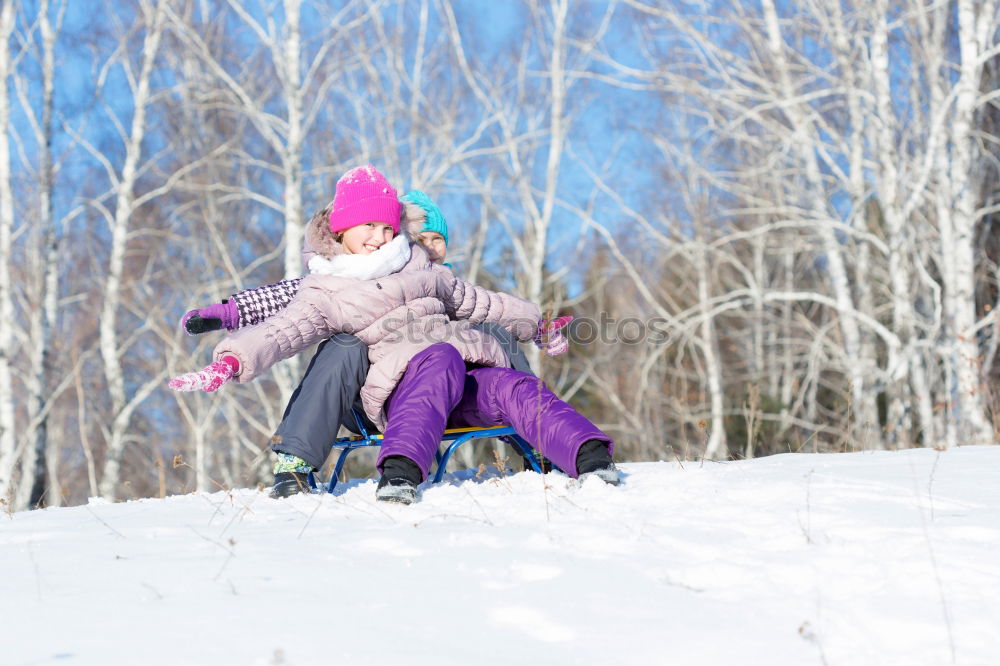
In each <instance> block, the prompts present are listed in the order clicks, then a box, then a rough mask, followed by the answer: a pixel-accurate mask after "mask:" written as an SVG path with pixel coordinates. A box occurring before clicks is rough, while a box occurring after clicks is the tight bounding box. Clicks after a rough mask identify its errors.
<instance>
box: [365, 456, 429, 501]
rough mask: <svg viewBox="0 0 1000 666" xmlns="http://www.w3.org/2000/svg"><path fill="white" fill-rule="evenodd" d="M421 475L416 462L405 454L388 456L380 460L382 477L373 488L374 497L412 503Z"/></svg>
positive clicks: (415, 496) (415, 498)
mask: <svg viewBox="0 0 1000 666" xmlns="http://www.w3.org/2000/svg"><path fill="white" fill-rule="evenodd" d="M422 480H423V475H422V474H421V472H420V468H419V467H417V463H415V462H413V461H412V460H410V459H409V458H407V457H406V456H389V457H388V458H386V459H385V460H384V461H383V462H382V478H381V479H379V481H378V488H376V489H375V499H377V500H381V501H382V502H397V503H399V504H413V503H414V502H415V501H417V486H419V485H420V482H421V481H422Z"/></svg>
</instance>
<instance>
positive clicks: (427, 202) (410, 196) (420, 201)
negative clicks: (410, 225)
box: [402, 190, 448, 247]
mask: <svg viewBox="0 0 1000 666" xmlns="http://www.w3.org/2000/svg"><path fill="white" fill-rule="evenodd" d="M402 199H403V201H405V202H407V203H411V204H413V205H415V206H420V207H421V208H423V209H424V212H425V213H427V220H426V221H425V222H424V226H423V228H422V229H421V230H420V233H423V232H425V231H432V232H434V233H438V234H441V235H442V236H443V237H444V246H445V247H448V223H447V222H445V221H444V215H442V214H441V209H440V208H438V207H437V204H435V203H434V200H433V199H431V198H430V197H429V196H427V195H426V194H424V193H423V192H421V191H420V190H410V191H409V192H407V193H406V194H404V195H403V196H402Z"/></svg>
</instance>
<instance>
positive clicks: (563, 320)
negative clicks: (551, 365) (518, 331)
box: [535, 317, 573, 356]
mask: <svg viewBox="0 0 1000 666" xmlns="http://www.w3.org/2000/svg"><path fill="white" fill-rule="evenodd" d="M571 321H573V318H572V317H558V318H556V319H553V320H552V321H546V320H545V319H543V320H542V321H540V322H538V332H537V333H536V334H535V345H536V346H537V347H538V348H539V349H541V350H542V351H544V352H545V353H546V354H548V355H549V356H558V355H559V354H565V353H566V350H568V349H569V342H568V341H567V340H566V338H565V337H563V334H562V333H560V332H559V329H561V328H563V327H565V326H566V325H567V324H569V323H570V322H571Z"/></svg>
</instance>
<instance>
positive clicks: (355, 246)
mask: <svg viewBox="0 0 1000 666" xmlns="http://www.w3.org/2000/svg"><path fill="white" fill-rule="evenodd" d="M395 235H396V232H395V231H393V230H392V226H390V225H388V224H383V223H382V222H366V223H365V224H359V225H357V226H354V227H351V228H350V229H348V230H347V231H345V232H344V235H343V236H342V237H341V239H340V242H341V243H343V245H344V250H345V251H346V252H347V254H371V253H372V252H374V251H375V250H377V249H379V248H380V247H382V246H383V245H385V244H386V243H388V242H389V241H391V240H392V239H393V236H395Z"/></svg>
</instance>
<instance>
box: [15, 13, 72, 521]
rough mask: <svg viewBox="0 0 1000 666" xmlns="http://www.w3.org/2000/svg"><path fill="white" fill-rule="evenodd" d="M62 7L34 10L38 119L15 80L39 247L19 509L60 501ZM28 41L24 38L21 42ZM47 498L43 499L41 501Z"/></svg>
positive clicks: (21, 84)
mask: <svg viewBox="0 0 1000 666" xmlns="http://www.w3.org/2000/svg"><path fill="white" fill-rule="evenodd" d="M65 11H66V4H65V3H63V2H59V3H57V5H56V7H55V12H56V16H55V21H54V22H53V20H52V17H51V16H50V4H49V2H48V0H41V2H40V3H39V6H38V14H37V25H38V39H39V42H40V43H39V44H38V51H39V67H40V70H41V84H42V85H41V100H40V103H39V105H38V106H39V111H38V114H37V115H36V113H35V112H34V110H33V104H32V102H31V99H30V96H31V93H30V91H29V90H27V89H26V88H27V86H26V84H25V80H24V78H23V77H19V78H18V86H17V90H18V98H19V99H20V102H21V108H22V109H23V110H24V112H25V115H26V116H27V118H28V119H29V121H30V125H31V129H32V132H33V135H34V140H35V145H36V146H37V154H38V215H37V222H36V224H35V225H33V226H34V227H35V228H36V229H37V230H38V236H39V242H38V245H37V258H36V259H34V262H35V270H32V274H34V275H38V276H40V278H41V279H40V280H38V282H39V284H38V286H37V287H36V288H35V295H34V298H37V305H36V306H35V307H32V308H30V310H31V314H30V320H31V321H30V324H29V330H30V331H31V335H30V336H29V337H30V340H31V353H30V355H29V358H30V361H29V368H28V380H27V385H28V400H27V421H28V425H27V427H26V428H25V432H26V435H27V438H28V440H29V441H30V443H29V444H28V447H27V449H26V451H25V456H24V461H23V469H24V473H23V478H24V481H23V482H22V484H21V488H20V493H21V496H20V502H19V504H21V505H22V506H23V505H27V506H31V507H34V506H39V505H41V504H42V503H43V502H44V503H46V504H49V505H55V506H58V505H59V503H60V501H61V495H62V494H61V491H60V488H59V474H58V460H59V446H58V440H57V439H50V429H49V421H50V414H51V409H50V408H51V402H50V401H51V400H53V399H54V398H55V397H56V396H54V395H53V393H52V390H53V389H54V382H53V375H54V368H53V363H52V356H51V351H52V349H51V347H52V338H53V331H54V329H55V323H56V315H57V311H58V297H59V262H58V230H57V225H58V220H57V219H56V214H55V207H54V204H53V194H54V190H55V175H54V155H53V150H54V148H53V140H54V128H53V107H54V96H55V67H56V60H55V47H56V39H57V38H58V34H59V30H60V26H61V23H62V19H63V17H64V15H65ZM27 39H30V36H29V37H27ZM46 493H47V497H46Z"/></svg>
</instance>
